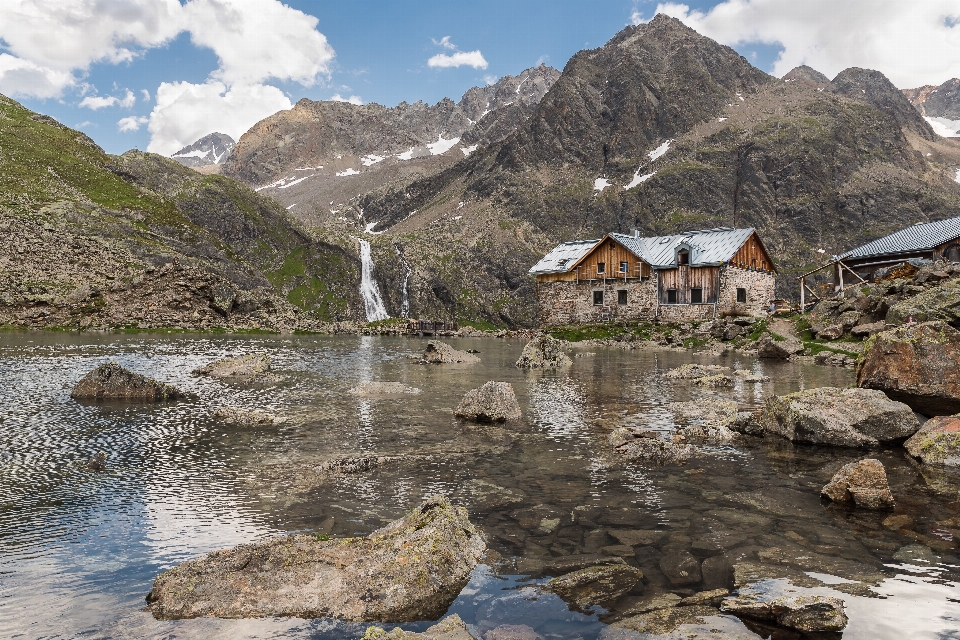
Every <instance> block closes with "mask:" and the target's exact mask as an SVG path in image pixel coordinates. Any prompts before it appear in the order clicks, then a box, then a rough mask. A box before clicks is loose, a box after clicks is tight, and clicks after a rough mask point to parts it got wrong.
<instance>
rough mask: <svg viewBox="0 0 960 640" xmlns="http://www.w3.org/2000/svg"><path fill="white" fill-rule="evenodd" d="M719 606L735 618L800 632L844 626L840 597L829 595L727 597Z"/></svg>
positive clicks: (844, 615)
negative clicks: (769, 599)
mask: <svg viewBox="0 0 960 640" xmlns="http://www.w3.org/2000/svg"><path fill="white" fill-rule="evenodd" d="M720 609H721V611H723V612H724V613H732V614H733V615H735V616H737V617H738V618H749V619H753V620H765V621H769V622H774V623H776V624H779V625H781V626H784V627H789V628H790V629H796V630H797V631H802V632H804V633H818V632H827V631H834V632H835V631H843V629H844V627H846V626H847V615H846V613H845V611H844V606H843V600H841V599H840V598H833V597H830V596H788V597H785V598H779V599H777V600H774V601H772V602H763V601H758V600H754V599H751V598H746V597H741V598H730V599H727V600H724V601H723V604H722V605H721V606H720Z"/></svg>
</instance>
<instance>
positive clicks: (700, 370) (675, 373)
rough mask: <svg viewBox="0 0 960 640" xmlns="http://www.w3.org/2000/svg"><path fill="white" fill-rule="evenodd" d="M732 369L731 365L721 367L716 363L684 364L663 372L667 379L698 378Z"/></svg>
mask: <svg viewBox="0 0 960 640" xmlns="http://www.w3.org/2000/svg"><path fill="white" fill-rule="evenodd" d="M725 371H730V367H721V366H720V365H716V364H696V363H690V364H682V365H680V366H679V367H677V368H676V369H671V370H670V371H667V372H666V373H665V374H663V377H664V378H666V379H667V380H696V379H698V378H706V377H708V376H714V375H717V374H721V373H724V372H725Z"/></svg>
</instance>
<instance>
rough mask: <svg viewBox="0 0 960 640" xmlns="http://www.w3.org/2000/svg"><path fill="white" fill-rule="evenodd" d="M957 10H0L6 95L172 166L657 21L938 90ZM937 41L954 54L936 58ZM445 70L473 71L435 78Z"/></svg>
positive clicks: (777, 65)
mask: <svg viewBox="0 0 960 640" xmlns="http://www.w3.org/2000/svg"><path fill="white" fill-rule="evenodd" d="M957 4H958V3H955V2H953V1H952V0H951V1H950V2H941V0H925V4H924V5H923V6H925V7H926V10H925V11H920V10H917V9H912V10H911V9H910V7H911V6H916V5H915V4H914V5H911V3H905V2H902V0H897V1H896V2H894V1H893V0H869V1H868V0H848V2H841V1H839V0H829V1H828V0H805V1H804V2H802V3H798V2H795V0H790V1H789V2H788V1H787V0H725V1H720V0H710V1H705V0H701V1H699V2H686V3H684V4H679V3H657V2H646V1H643V0H590V1H574V0H534V1H524V2H517V1H516V0H513V1H507V0H476V1H474V2H455V1H453V2H451V1H450V0H446V1H438V0H417V1H415V2H411V1H408V0H379V1H377V0H339V1H337V2H317V1H308V0H287V2H286V3H285V5H284V4H281V3H280V2H278V0H99V1H96V0H69V1H67V0H5V2H4V6H3V7H0V92H2V93H4V94H6V95H11V97H14V98H15V99H17V100H19V101H21V102H22V103H24V104H25V105H26V106H28V107H29V108H31V109H34V110H36V111H40V112H43V113H47V114H50V115H52V116H53V117H55V118H57V119H58V120H60V121H62V122H64V123H65V124H67V125H69V126H72V127H77V128H79V129H81V130H83V131H85V132H86V133H87V134H88V135H90V136H91V137H92V138H94V140H96V141H97V142H98V143H99V144H100V145H101V146H103V147H104V148H105V149H106V150H107V151H109V152H112V153H120V152H122V151H124V150H126V149H129V148H133V147H138V148H140V149H147V148H150V149H151V150H155V151H158V152H161V153H166V154H170V153H173V152H175V151H176V150H177V149H178V148H179V147H180V146H182V145H183V144H187V143H189V142H192V141H193V139H195V138H196V137H199V136H200V135H203V134H204V133H209V132H211V131H214V130H221V131H224V132H225V133H229V134H231V135H234V136H235V137H237V136H239V134H240V133H242V131H243V130H245V129H246V128H247V127H249V126H250V125H252V124H253V123H254V122H256V121H257V120H259V119H261V118H262V117H265V116H266V115H269V114H270V113H273V112H275V111H277V110H279V109H281V108H289V106H290V105H291V104H292V103H295V102H296V101H297V100H299V99H300V98H303V97H306V98H310V99H313V100H326V99H331V98H332V97H334V96H339V97H341V98H343V99H351V98H352V99H353V100H355V101H362V102H364V103H367V102H378V103H380V104H384V105H387V106H393V105H396V104H397V103H399V102H401V101H407V102H415V101H416V100H424V101H425V102H428V103H431V104H432V103H435V102H437V101H438V100H440V99H442V98H443V97H451V98H453V99H455V100H457V99H459V97H460V95H461V94H462V93H463V92H464V91H465V90H466V89H468V88H469V87H471V86H474V85H481V84H484V83H486V82H489V81H492V80H493V79H495V78H497V77H500V76H503V75H506V74H514V75H515V74H517V73H519V72H520V71H522V70H523V69H526V68H528V67H531V66H534V65H536V64H538V63H539V62H545V63H546V64H549V65H551V66H554V67H556V68H558V69H562V68H563V65H564V64H565V63H566V61H567V60H568V59H569V58H570V56H572V55H573V54H574V53H576V52H577V51H578V50H580V49H584V48H594V47H599V46H601V45H602V44H603V43H604V42H606V41H607V40H609V39H610V38H611V37H612V36H613V35H614V34H615V33H617V32H618V31H619V30H620V29H622V28H623V27H624V26H626V25H627V24H630V23H631V22H634V23H635V22H638V21H645V20H649V19H650V18H651V17H652V16H653V15H654V14H655V13H656V12H657V11H658V10H660V11H665V12H667V13H670V14H671V15H675V16H677V17H679V18H681V19H682V20H684V21H685V22H687V23H688V24H690V25H691V26H694V27H695V28H697V29H698V30H699V31H701V33H705V34H706V35H710V36H711V37H714V38H716V39H718V40H720V41H721V42H725V43H726V44H730V45H731V46H734V48H735V49H737V50H738V51H739V52H740V53H741V54H743V55H744V56H746V57H747V58H748V59H750V60H751V61H752V62H753V63H754V64H756V65H757V66H759V67H760V68H761V69H763V70H765V71H769V72H774V73H777V75H781V74H782V72H785V71H786V70H788V69H789V68H791V67H792V66H795V64H798V63H802V62H807V63H811V64H812V66H815V67H816V68H818V69H820V70H821V71H824V72H825V73H827V74H828V75H832V74H834V73H836V72H838V71H839V70H841V69H842V68H845V67H846V66H853V65H857V66H868V67H872V68H879V69H880V70H881V71H884V72H885V73H887V74H888V76H890V77H891V78H892V79H894V80H895V82H898V84H899V85H900V86H907V85H910V86H915V85H919V84H926V83H936V84H939V83H940V82H943V81H944V80H946V79H948V78H949V77H951V76H955V75H960V26H958V23H960V5H958V6H954V5H957ZM796 5H799V6H796ZM65 6H69V7H71V8H72V11H69V10H68V11H64V7H65ZM851 24H857V25H858V28H857V29H855V30H854V34H853V36H850V35H849V32H850V31H851V29H849V28H848V27H849V25H851ZM840 27H843V28H842V29H841V28H840ZM31 30H33V31H31ZM844 32H847V35H844ZM51 33H52V34H53V35H51ZM935 38H938V41H943V42H944V43H945V44H942V45H933V44H931V43H932V42H934V40H933V39H935ZM873 41H875V42H876V44H875V45H872V44H871V42H873ZM937 46H939V47H940V48H939V49H938V48H937ZM921 49H922V50H921ZM458 54H459V56H458ZM435 56H445V58H444V57H441V58H439V60H440V61H441V62H442V61H443V60H447V61H448V62H449V63H450V64H453V63H456V62H458V61H459V62H462V63H463V64H461V65H460V66H431V65H430V64H429V63H428V61H429V60H430V59H431V58H434V57H435ZM454 56H458V57H454ZM435 60H437V58H435ZM951 71H952V73H951Z"/></svg>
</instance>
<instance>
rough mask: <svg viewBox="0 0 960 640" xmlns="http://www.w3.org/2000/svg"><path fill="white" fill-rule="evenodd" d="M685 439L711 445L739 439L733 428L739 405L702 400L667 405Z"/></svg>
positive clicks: (707, 399)
mask: <svg viewBox="0 0 960 640" xmlns="http://www.w3.org/2000/svg"><path fill="white" fill-rule="evenodd" d="M667 409H668V410H669V411H671V412H672V413H673V415H674V418H675V419H676V421H677V423H678V424H679V425H681V428H680V433H681V434H682V435H683V437H684V438H687V439H690V440H695V441H698V442H705V443H711V444H728V443H730V442H732V441H733V440H735V439H736V438H737V434H736V433H734V432H733V430H732V429H731V427H732V426H733V424H734V423H735V422H736V420H737V415H738V414H737V403H736V402H730V401H728V400H718V399H712V398H702V399H700V400H693V401H690V402H671V403H670V404H669V405H667Z"/></svg>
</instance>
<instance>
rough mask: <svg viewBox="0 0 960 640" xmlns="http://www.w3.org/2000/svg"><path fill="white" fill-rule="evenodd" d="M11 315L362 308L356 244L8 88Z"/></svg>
mask: <svg viewBox="0 0 960 640" xmlns="http://www.w3.org/2000/svg"><path fill="white" fill-rule="evenodd" d="M0 149H2V150H3V153H2V154H0V231H2V233H0V325H19V326H63V327H73V328H76V327H88V326H90V327H101V328H108V327H123V326H130V325H134V326H143V327H157V326H162V327H167V326H179V327H190V328H215V327H239V328H249V329H288V330H293V329H294V328H297V327H304V326H310V325H311V324H312V323H315V322H317V321H320V320H338V319H354V318H356V317H357V316H358V314H359V311H358V310H359V309H360V308H361V306H362V301H361V299H360V295H359V292H358V289H357V287H356V286H355V285H354V283H358V282H359V279H360V261H359V259H358V257H357V245H356V243H355V242H354V245H353V246H352V247H350V248H349V250H347V249H345V248H343V247H341V246H337V245H335V244H331V243H327V242H324V241H323V240H320V239H317V238H315V237H314V236H313V235H312V234H311V233H310V232H308V231H307V230H306V229H304V228H303V227H302V226H301V225H300V224H299V223H298V222H297V221H295V220H294V219H293V218H291V217H290V216H289V215H288V214H287V212H286V211H285V210H284V209H283V208H282V207H281V206H280V205H279V204H277V203H276V202H275V201H272V200H270V199H268V198H264V197H262V196H260V195H258V194H256V193H255V192H253V191H252V190H250V189H249V188H248V187H246V186H245V185H243V184H241V183H239V182H236V181H234V180H231V179H229V178H225V177H222V176H216V175H214V176H203V175H201V174H199V173H197V172H196V171H194V170H192V169H189V168H187V167H184V166H182V165H180V164H178V163H176V162H174V161H173V160H170V159H167V158H164V157H162V156H158V155H154V154H149V153H141V152H139V151H129V152H127V153H125V154H123V155H122V156H112V155H109V154H106V153H104V151H103V150H102V149H101V148H100V147H98V146H97V145H96V144H95V143H94V142H93V141H92V140H90V139H89V138H88V137H86V136H85V135H84V134H82V133H80V132H78V131H74V130H72V129H69V128H67V127H65V126H63V125H62V124H60V123H58V122H57V121H56V120H54V119H52V118H50V117H48V116H44V115H41V114H36V113H33V112H32V111H30V110H28V109H26V108H24V107H23V106H22V105H20V104H18V103H17V102H15V101H13V100H10V99H8V98H6V97H3V96H0Z"/></svg>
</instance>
